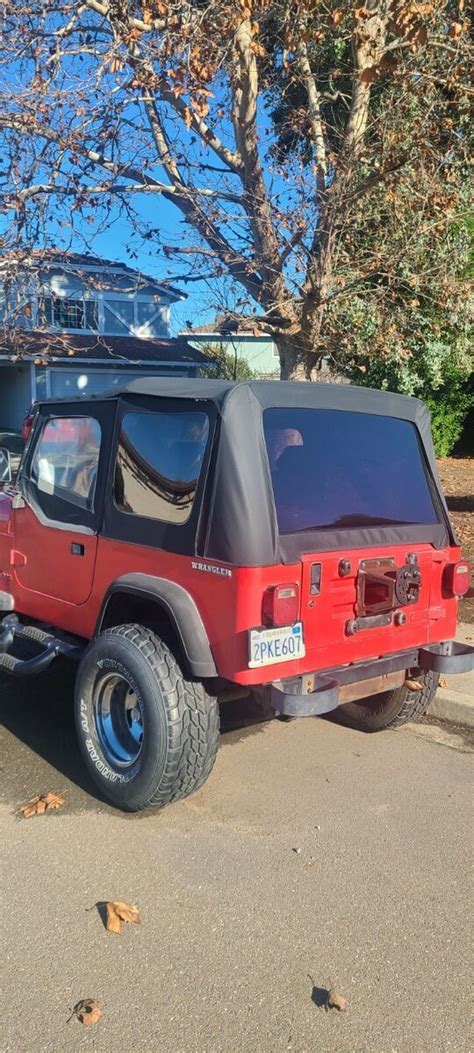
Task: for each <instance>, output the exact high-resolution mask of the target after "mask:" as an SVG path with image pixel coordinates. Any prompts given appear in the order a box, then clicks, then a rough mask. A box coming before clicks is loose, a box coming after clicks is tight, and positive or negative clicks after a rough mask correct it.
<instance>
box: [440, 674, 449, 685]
mask: <svg viewBox="0 0 474 1053" xmlns="http://www.w3.org/2000/svg"><path fill="white" fill-rule="evenodd" d="M439 686H440V687H447V686H448V681H447V679H446V677H445V676H440V678H439Z"/></svg>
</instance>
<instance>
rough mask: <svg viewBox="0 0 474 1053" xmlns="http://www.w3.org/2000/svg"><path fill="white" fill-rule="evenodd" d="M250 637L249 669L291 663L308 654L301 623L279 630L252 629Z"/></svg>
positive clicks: (285, 626)
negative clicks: (277, 663)
mask: <svg viewBox="0 0 474 1053" xmlns="http://www.w3.org/2000/svg"><path fill="white" fill-rule="evenodd" d="M249 636H250V640H249V651H250V654H249V669H258V668H259V667H260V666H262V665H275V663H276V662H289V661H291V660H292V659H295V658H304V656H305V654H306V651H305V646H304V639H303V625H302V623H301V622H296V624H295V625H284V626H282V627H281V628H278V629H251V630H250V633H249Z"/></svg>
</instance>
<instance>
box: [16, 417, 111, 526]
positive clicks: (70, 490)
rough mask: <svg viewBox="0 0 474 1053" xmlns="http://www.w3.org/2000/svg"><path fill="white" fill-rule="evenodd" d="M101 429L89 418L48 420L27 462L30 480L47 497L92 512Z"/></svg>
mask: <svg viewBox="0 0 474 1053" xmlns="http://www.w3.org/2000/svg"><path fill="white" fill-rule="evenodd" d="M100 440H101V428H100V424H99V422H98V421H96V420H94V418H93V417H52V418H51V420H48V421H47V422H46V424H45V426H44V428H43V431H42V433H41V436H40V439H39V441H38V444H37V446H36V449H35V452H34V455H33V460H32V463H31V471H30V476H31V481H32V482H33V483H34V484H35V485H36V486H37V487H38V490H39V491H41V492H42V493H44V494H48V495H50V496H51V497H59V498H61V499H62V500H63V501H69V502H70V503H71V504H74V505H79V507H80V508H85V509H87V510H89V511H90V510H92V508H93V505H94V494H95V485H96V479H97V467H98V463H99V453H100Z"/></svg>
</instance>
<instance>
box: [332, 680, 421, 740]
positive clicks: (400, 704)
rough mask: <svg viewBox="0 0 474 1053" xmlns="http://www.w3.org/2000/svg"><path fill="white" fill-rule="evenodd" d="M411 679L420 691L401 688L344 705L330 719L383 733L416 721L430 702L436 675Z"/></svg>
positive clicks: (403, 685) (364, 729)
mask: <svg viewBox="0 0 474 1053" xmlns="http://www.w3.org/2000/svg"><path fill="white" fill-rule="evenodd" d="M415 679H416V682H417V683H420V684H421V685H422V687H421V691H413V690H410V689H409V688H408V687H406V686H405V684H402V685H401V687H397V688H395V690H394V691H384V692H382V693H381V694H379V695H370V696H369V697H368V698H361V699H360V701H358V702H346V703H344V704H342V705H340V706H339V707H338V708H337V709H336V710H335V711H334V717H335V719H336V720H337V721H338V723H340V724H346V725H347V726H348V727H351V728H357V729H358V730H360V731H385V730H386V729H388V728H400V727H401V726H402V724H407V723H408V721H412V720H418V718H419V717H421V716H422V715H423V713H425V712H426V710H427V709H428V706H429V705H430V703H431V702H432V701H433V698H434V696H435V694H436V690H437V687H438V681H439V674H438V673H425V674H424V675H420V676H417V677H416V678H415Z"/></svg>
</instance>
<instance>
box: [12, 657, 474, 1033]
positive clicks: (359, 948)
mask: <svg viewBox="0 0 474 1053" xmlns="http://www.w3.org/2000/svg"><path fill="white" fill-rule="evenodd" d="M0 692H1V700H2V711H3V714H4V717H5V729H4V731H3V732H2V735H1V756H2V767H3V772H2V788H3V796H2V803H1V806H0V837H1V844H2V850H3V852H2V854H3V870H2V878H3V880H2V896H3V905H2V911H1V919H2V921H1V927H2V973H3V976H2V988H3V999H2V1002H3V1014H4V1026H3V1032H2V1038H1V1049H2V1050H8V1051H12V1053H36V1051H48V1053H49V1051H50V1053H75V1051H76V1050H77V1051H82V1050H91V1051H94V1053H145V1051H146V1053H148V1051H151V1053H286V1051H292V1053H326V1051H327V1053H336V1051H337V1053H345V1051H347V1053H372V1051H373V1053H405V1051H406V1053H422V1051H423V1053H425V1051H426V1053H441V1051H442V1053H445V1051H446V1053H448V1051H449V1053H461V1051H463V1053H464V1051H466V1053H467V1051H468V1050H469V1049H470V1048H472V1047H470V1045H469V1043H468V1039H467V1037H466V1035H467V1019H468V1006H469V986H468V977H469V965H468V962H469V938H468V935H469V934H468V913H469V908H468V903H469V899H470V890H469V887H468V868H469V864H470V862H471V858H470V856H471V853H470V839H469V836H468V833H469V823H468V815H469V808H470V795H469V773H470V769H471V758H470V756H469V753H468V750H469V743H468V741H467V738H466V735H465V734H464V733H463V732H462V731H461V730H458V731H456V730H455V731H453V732H446V731H445V730H443V728H442V727H440V726H439V725H436V724H435V723H433V724H424V725H416V726H415V725H414V726H411V727H409V728H405V729H403V730H401V731H398V732H386V733H383V734H379V735H372V736H368V735H363V734H361V733H358V732H355V731H350V730H347V729H344V728H342V727H339V726H338V725H336V724H334V723H331V722H330V721H329V720H307V721H303V720H301V721H296V722H292V723H286V724H285V723H280V722H278V721H273V722H271V723H261V724H258V723H257V724H249V725H248V726H244V727H242V726H239V725H241V724H242V722H243V720H242V716H240V717H239V710H238V707H237V706H234V707H233V710H229V711H228V712H227V715H226V721H225V732H224V735H223V738H222V746H221V750H220V753H219V757H218V761H217V765H216V768H215V770H214V773H213V774H212V776H211V778H210V780H209V782H208V784H207V785H206V786H205V787H204V789H203V790H201V791H200V793H198V794H197V795H196V796H195V797H193V798H190V799H189V800H188V801H185V802H182V803H179V804H176V805H173V806H171V807H170V808H168V809H167V810H165V811H164V812H161V813H153V812H150V813H146V814H142V815H137V816H126V815H123V814H121V813H119V812H117V811H115V810H114V809H112V808H110V807H108V806H107V805H106V804H105V803H103V802H102V801H99V800H98V799H97V797H96V795H95V791H94V789H93V788H92V786H91V785H90V783H89V782H88V779H87V776H86V773H85V771H84V769H83V768H82V764H81V762H80V759H79V755H78V753H77V750H76V747H75V742H74V735H73V727H72V720H71V691H70V685H69V683H68V682H67V681H60V682H58V681H56V680H55V679H54V678H52V677H51V676H49V677H48V678H46V679H45V680H44V681H42V682H41V683H40V681H39V680H37V681H36V682H35V683H34V684H33V683H32V684H30V685H27V684H26V683H24V684H22V685H21V686H15V688H13V687H12V686H11V685H7V686H5V684H4V682H2V685H1V686H0ZM244 716H245V718H246V720H247V721H250V720H251V719H252V713H251V712H250V710H249V711H247V713H246V714H244ZM48 790H55V791H59V790H64V791H65V792H66V794H65V795H66V804H65V805H64V807H63V808H62V809H61V810H59V811H57V812H54V813H51V814H46V815H43V816H37V817H34V818H31V819H28V820H24V819H20V818H18V817H17V816H15V814H14V812H15V809H16V808H17V807H18V805H19V804H20V803H22V802H23V801H24V800H25V799H26V798H27V797H29V796H30V795H31V794H33V793H36V792H45V791H48ZM107 899H121V900H125V901H128V902H130V903H136V904H137V905H138V907H139V909H140V912H141V915H142V919H143V924H142V926H141V927H135V926H127V927H126V928H125V930H124V932H123V934H122V935H121V936H117V935H113V934H110V933H108V932H106V931H105V929H104V928H103V925H102V923H101V919H100V916H99V914H98V912H97V910H96V909H95V908H94V904H95V903H96V902H97V901H101V900H107ZM91 907H93V909H92V910H88V909H87V908H91ZM332 984H335V985H336V986H337V988H338V990H340V991H341V992H342V993H343V994H344V995H345V996H346V998H347V999H348V1002H349V1006H348V1011H347V1012H346V1013H344V1014H342V1013H338V1012H337V1011H336V1010H335V1009H333V1010H331V1011H330V1012H326V1011H325V1009H324V1008H323V1007H322V1005H321V1003H322V1001H323V1000H324V997H325V994H324V992H325V991H326V990H327V988H328V987H329V986H330V985H332ZM85 997H94V998H96V999H98V1000H99V1002H100V1005H101V1007H102V1009H103V1017H102V1020H101V1021H100V1022H99V1024H97V1025H96V1027H94V1028H93V1029H91V1030H90V1031H88V1030H86V1029H85V1028H84V1027H83V1026H82V1025H81V1024H80V1023H79V1022H78V1021H77V1020H76V1019H75V1018H74V1019H73V1020H71V1022H70V1023H66V1020H67V1018H68V1016H69V1013H70V1009H71V1008H72V1006H73V1005H74V1004H75V1003H76V1002H77V1001H78V1000H79V999H81V998H85Z"/></svg>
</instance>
